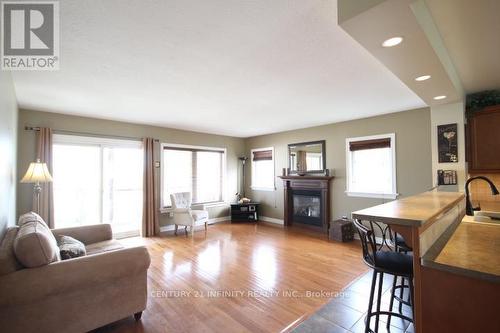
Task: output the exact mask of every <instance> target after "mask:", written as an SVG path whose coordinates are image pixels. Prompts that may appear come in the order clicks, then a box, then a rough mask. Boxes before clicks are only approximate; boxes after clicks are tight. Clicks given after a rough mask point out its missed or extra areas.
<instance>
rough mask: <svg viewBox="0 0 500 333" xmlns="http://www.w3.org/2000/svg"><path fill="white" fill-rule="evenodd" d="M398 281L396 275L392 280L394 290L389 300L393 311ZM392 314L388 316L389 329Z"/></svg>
mask: <svg viewBox="0 0 500 333" xmlns="http://www.w3.org/2000/svg"><path fill="white" fill-rule="evenodd" d="M397 281H398V276H397V275H394V280H393V281H392V290H391V300H390V301H389V312H392V306H393V305H394V296H395V291H396V284H397ZM391 318H392V316H391V315H388V316H387V325H386V327H387V329H389V326H391Z"/></svg>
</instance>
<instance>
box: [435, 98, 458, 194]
mask: <svg viewBox="0 0 500 333" xmlns="http://www.w3.org/2000/svg"><path fill="white" fill-rule="evenodd" d="M453 123H457V127H458V133H457V135H458V163H438V144H437V126H438V125H446V124H453ZM464 125H465V112H464V103H463V102H459V103H453V104H444V105H439V106H433V107H431V145H432V183H433V184H434V186H436V185H437V170H438V169H443V170H456V171H457V177H458V186H452V187H450V189H449V190H454V191H457V190H458V191H461V192H463V191H464V186H465V180H466V175H467V172H466V171H467V170H466V165H467V164H466V163H465V128H464Z"/></svg>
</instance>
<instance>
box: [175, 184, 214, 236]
mask: <svg viewBox="0 0 500 333" xmlns="http://www.w3.org/2000/svg"><path fill="white" fill-rule="evenodd" d="M170 200H171V201H172V209H173V211H172V212H173V214H174V224H175V234H176V235H177V229H178V227H179V226H180V225H182V226H184V227H185V228H184V230H185V231H186V233H187V227H190V228H191V229H190V230H191V235H194V227H195V225H196V223H205V230H207V223H208V211H206V210H201V209H191V193H190V192H181V193H172V194H170Z"/></svg>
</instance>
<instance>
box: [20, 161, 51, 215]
mask: <svg viewBox="0 0 500 333" xmlns="http://www.w3.org/2000/svg"><path fill="white" fill-rule="evenodd" d="M51 181H52V176H51V175H50V172H49V169H48V168H47V164H46V163H41V162H40V159H37V160H36V162H32V163H30V166H29V167H28V171H26V174H25V175H24V177H23V179H21V183H32V184H35V185H33V198H34V199H35V202H36V210H35V213H37V214H38V213H39V210H40V192H41V191H42V186H40V183H48V182H51Z"/></svg>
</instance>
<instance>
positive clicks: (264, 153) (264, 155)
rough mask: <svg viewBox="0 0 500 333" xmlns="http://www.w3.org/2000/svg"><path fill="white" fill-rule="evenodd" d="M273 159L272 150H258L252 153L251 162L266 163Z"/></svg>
mask: <svg viewBox="0 0 500 333" xmlns="http://www.w3.org/2000/svg"><path fill="white" fill-rule="evenodd" d="M272 159H273V151H272V150H260V151H254V152H253V160H254V161H266V160H269V161H270V160H272Z"/></svg>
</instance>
